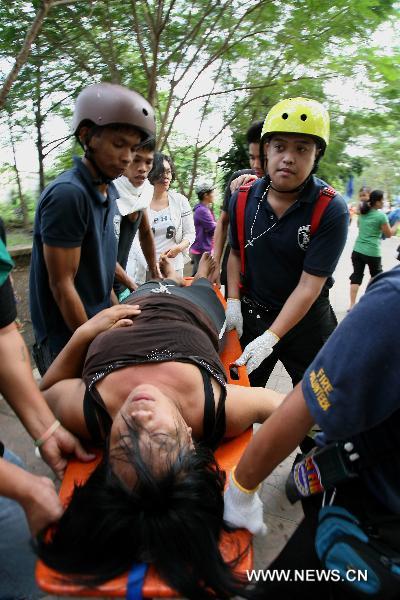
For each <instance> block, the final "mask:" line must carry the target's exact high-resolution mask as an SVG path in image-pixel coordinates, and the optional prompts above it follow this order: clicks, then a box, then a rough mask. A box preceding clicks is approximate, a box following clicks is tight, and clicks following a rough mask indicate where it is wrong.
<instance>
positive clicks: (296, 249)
mask: <svg viewBox="0 0 400 600" xmlns="http://www.w3.org/2000/svg"><path fill="white" fill-rule="evenodd" d="M326 186H327V184H326V183H325V182H324V181H322V180H321V179H318V178H317V177H315V176H314V175H313V176H312V177H311V178H310V181H309V182H308V184H307V185H306V187H305V188H304V190H302V192H301V194H300V195H299V198H298V199H297V200H296V202H295V203H294V204H293V205H292V206H291V207H290V208H289V209H288V210H287V211H286V212H285V213H284V214H283V215H282V216H281V217H280V218H279V219H278V218H277V217H276V214H275V212H274V211H273V209H272V208H271V206H270V204H269V202H268V198H267V197H264V199H263V201H262V202H261V204H260V205H259V200H260V199H261V198H262V196H263V194H264V192H265V190H266V188H267V180H266V178H265V177H263V178H262V179H259V180H257V181H256V182H255V183H254V184H253V186H252V187H251V189H250V192H249V195H248V199H247V204H246V212H245V240H246V241H247V240H251V239H253V245H252V246H248V247H247V248H246V271H245V273H246V288H247V293H248V295H249V296H250V297H251V298H253V299H254V300H256V301H258V302H260V303H261V304H264V305H267V306H270V307H271V308H273V309H276V310H280V309H281V308H282V306H283V305H284V303H285V302H286V300H287V298H288V297H289V296H290V294H291V293H292V292H293V290H294V289H295V287H296V286H297V284H298V283H299V280H300V277H301V274H302V272H303V271H305V272H306V273H309V274H310V275H316V276H318V277H328V280H327V283H326V288H329V287H331V286H332V285H333V279H332V277H331V275H332V273H333V271H334V270H335V268H336V265H337V263H338V260H339V258H340V255H341V253H342V250H343V248H344V245H345V243H346V237H347V230H348V223H349V212H348V208H347V204H346V202H345V201H344V200H343V198H342V197H341V196H340V195H339V194H336V195H335V197H334V198H333V199H332V200H331V202H330V203H329V205H328V207H327V209H326V210H325V212H324V214H323V216H322V219H321V222H320V224H319V227H318V229H317V231H316V232H315V234H314V235H313V236H312V238H311V239H310V235H309V230H310V223H311V217H312V213H313V208H314V204H315V202H316V200H317V198H318V196H319V192H320V190H321V188H323V187H326ZM237 197H238V193H237V192H235V194H234V195H233V196H232V199H231V202H230V204H229V220H230V244H231V246H232V248H234V249H235V250H239V243H238V237H237V225H236V203H237ZM257 208H258V213H257ZM256 214H257V216H256ZM252 227H253V229H252V231H251V228H252ZM264 232H265V233H264ZM258 236H260V237H258ZM255 238H257V239H255Z"/></svg>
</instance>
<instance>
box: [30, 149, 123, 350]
mask: <svg viewBox="0 0 400 600" xmlns="http://www.w3.org/2000/svg"><path fill="white" fill-rule="evenodd" d="M74 161H75V166H74V167H73V168H72V169H70V170H69V171H66V172H65V173H62V174H61V175H59V176H58V177H57V178H56V179H55V180H54V181H53V182H52V183H51V184H50V185H49V186H47V188H46V189H45V190H44V191H43V193H42V195H41V197H40V200H39V204H38V207H37V209H36V215H35V226H34V238H33V248H32V263H31V272H30V283H29V299H30V308H31V315H32V324H33V328H34V331H35V337H36V340H37V342H39V343H40V342H42V341H43V340H44V339H45V338H48V340H49V343H50V347H51V349H52V350H53V351H54V352H59V351H60V350H61V348H62V347H63V346H64V345H65V344H66V343H67V341H68V340H69V338H70V337H71V335H72V332H71V331H70V330H69V329H68V327H67V326H66V324H65V323H64V320H63V318H62V316H61V313H60V310H59V308H58V306H57V304H56V302H55V300H54V297H53V294H52V292H51V290H50V287H49V281H48V273H47V269H46V265H45V261H44V257H43V244H46V245H48V246H54V247H58V248H81V257H80V263H79V267H78V271H77V273H76V276H75V281H74V284H75V287H76V290H77V292H78V294H79V296H80V298H81V300H82V303H83V305H84V307H85V310H86V313H87V315H88V317H89V318H90V317H92V316H93V315H95V314H96V313H98V312H99V311H100V310H103V309H104V308H107V307H109V306H110V303H111V302H110V294H111V290H112V285H113V280H114V274H115V265H116V261H117V238H116V235H115V229H114V217H115V215H116V214H117V213H118V209H117V205H116V202H115V200H116V199H117V198H118V192H117V190H116V188H115V186H114V185H113V184H110V185H109V186H108V195H107V198H105V197H104V196H103V194H101V193H100V192H99V190H98V189H97V187H96V186H95V185H94V184H93V179H92V176H91V174H90V172H89V171H88V169H87V168H86V167H85V165H84V164H83V163H82V161H81V160H80V159H78V158H75V159H74Z"/></svg>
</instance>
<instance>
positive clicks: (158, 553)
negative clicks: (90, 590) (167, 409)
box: [37, 430, 247, 600]
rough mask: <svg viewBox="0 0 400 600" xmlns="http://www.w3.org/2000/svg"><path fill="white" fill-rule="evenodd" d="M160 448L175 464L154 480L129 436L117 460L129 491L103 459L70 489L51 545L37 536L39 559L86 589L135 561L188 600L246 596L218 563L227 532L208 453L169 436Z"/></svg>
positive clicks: (220, 487)
mask: <svg viewBox="0 0 400 600" xmlns="http://www.w3.org/2000/svg"><path fill="white" fill-rule="evenodd" d="M163 444H164V445H163V449H164V450H165V448H166V447H167V448H168V449H169V450H170V451H171V453H169V455H171V456H174V460H173V462H172V461H171V462H170V464H168V465H166V467H167V468H166V469H165V470H164V472H163V474H162V475H161V476H158V477H156V476H154V475H153V474H152V473H151V469H149V465H148V464H146V463H145V462H144V460H143V458H142V456H141V454H140V449H139V444H138V435H137V432H136V431H133V430H130V431H129V441H128V442H127V441H125V442H124V444H123V446H124V447H123V450H122V452H120V456H119V459H120V460H124V461H127V462H128V461H129V463H130V464H131V465H132V466H133V467H134V469H135V471H136V475H137V482H136V484H135V485H134V488H133V489H128V488H127V487H126V486H125V484H124V483H122V481H121V480H120V479H119V478H118V477H117V476H116V474H115V473H114V472H113V470H112V466H111V464H112V461H110V460H109V459H107V458H105V459H104V460H103V461H102V462H101V463H100V464H99V465H98V467H97V468H96V469H95V471H94V472H93V473H92V475H91V476H90V478H89V479H88V481H87V482H86V483H85V484H84V485H80V486H76V487H75V490H74V493H73V495H72V499H71V502H70V504H69V506H68V507H67V509H66V511H65V513H64V514H63V516H62V517H61V519H60V521H59V523H58V525H57V527H56V528H55V531H54V533H53V535H52V536H51V539H50V540H49V538H48V536H47V535H46V532H42V533H41V534H40V535H39V536H38V543H37V552H38V555H39V557H40V558H41V559H42V560H43V562H44V563H45V564H47V565H48V566H49V567H52V568H54V569H56V570H57V571H59V572H61V573H64V574H70V575H72V576H73V577H72V579H73V581H74V582H77V583H80V584H85V585H99V584H101V583H104V582H105V581H108V580H109V579H112V578H113V577H116V576H117V575H120V574H122V573H124V572H126V571H128V570H129V569H130V568H131V567H132V565H133V563H135V562H146V563H147V562H149V563H153V564H154V566H155V567H156V569H157V571H158V572H159V573H160V575H161V576H162V577H163V578H164V580H165V581H167V582H168V584H169V585H170V586H171V587H173V588H174V589H176V590H177V591H178V592H180V593H181V594H182V595H183V596H186V597H187V598H193V599H199V600H200V599H204V598H215V596H216V597H217V598H229V597H231V596H234V595H238V594H240V595H241V596H245V597H246V596H247V593H246V591H244V583H245V582H244V581H240V580H239V579H238V578H237V577H235V576H234V575H233V574H232V571H231V567H232V566H233V565H228V564H226V563H225V562H224V560H223V558H222V555H221V553H220V550H219V547H218V542H219V538H220V534H221V532H222V530H223V529H227V528H226V526H225V525H224V522H223V491H224V482H225V474H224V472H223V471H221V470H220V469H219V467H218V465H217V463H216V462H215V459H214V456H213V454H212V452H211V451H210V450H208V449H205V448H199V447H198V448H196V449H195V450H193V449H188V448H187V447H181V446H180V443H179V442H177V441H176V440H172V439H171V438H168V440H164V442H163ZM167 444H168V445H169V447H168V446H166V445H167ZM177 444H178V445H179V446H178V453H177V452H176V451H177ZM176 454H178V455H177V458H175V456H176ZM105 456H107V453H106V454H105ZM114 460H115V459H114ZM238 554H239V549H238ZM238 558H239V557H238Z"/></svg>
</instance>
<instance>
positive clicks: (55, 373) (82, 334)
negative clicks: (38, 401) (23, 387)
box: [40, 304, 140, 390]
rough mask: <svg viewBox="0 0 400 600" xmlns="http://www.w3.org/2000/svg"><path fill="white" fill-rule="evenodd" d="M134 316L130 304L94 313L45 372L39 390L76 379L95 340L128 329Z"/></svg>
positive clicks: (134, 309)
mask: <svg viewBox="0 0 400 600" xmlns="http://www.w3.org/2000/svg"><path fill="white" fill-rule="evenodd" d="M138 314H140V309H139V307H138V305H130V304H118V305H117V306H112V307H111V308H106V309H105V310H102V311H101V312H99V313H97V315H95V316H94V317H92V318H91V319H90V320H89V321H87V322H86V323H84V324H83V325H82V326H81V327H79V329H77V330H76V331H75V333H74V334H73V336H72V337H71V339H70V340H69V342H68V343H67V345H66V346H64V348H63V349H62V351H61V352H60V354H59V355H58V356H57V357H56V359H55V360H54V362H52V364H51V365H50V367H49V369H48V370H47V371H46V373H45V375H44V377H43V379H42V381H41V382H40V389H41V390H47V389H49V388H50V387H51V386H52V385H54V384H55V383H57V382H59V381H62V380H63V379H71V378H75V377H80V376H81V374H82V367H83V363H84V360H85V357H86V352H87V349H88V347H89V344H90V343H91V342H92V341H93V340H94V339H95V337H96V336H97V335H99V334H100V333H102V332H103V331H107V330H108V329H114V328H116V327H129V326H130V325H132V319H133V318H134V317H135V316H137V315H138Z"/></svg>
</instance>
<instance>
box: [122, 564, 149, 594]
mask: <svg viewBox="0 0 400 600" xmlns="http://www.w3.org/2000/svg"><path fill="white" fill-rule="evenodd" d="M146 572H147V564H146V563H135V564H134V565H133V567H132V568H131V570H130V571H129V575H128V586H127V588H126V598H127V600H142V597H143V596H142V588H143V582H144V578H145V577H146Z"/></svg>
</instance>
